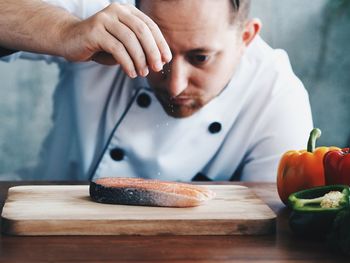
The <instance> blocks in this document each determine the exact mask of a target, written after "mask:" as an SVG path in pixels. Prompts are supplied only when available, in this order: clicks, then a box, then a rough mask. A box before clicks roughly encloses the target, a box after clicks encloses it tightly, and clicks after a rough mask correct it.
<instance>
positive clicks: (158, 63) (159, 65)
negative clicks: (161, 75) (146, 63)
mask: <svg viewBox="0 0 350 263" xmlns="http://www.w3.org/2000/svg"><path fill="white" fill-rule="evenodd" d="M163 65H164V64H163V63H162V62H160V61H157V62H156V64H154V69H155V70H156V71H157V72H158V71H161V70H162V69H163Z"/></svg>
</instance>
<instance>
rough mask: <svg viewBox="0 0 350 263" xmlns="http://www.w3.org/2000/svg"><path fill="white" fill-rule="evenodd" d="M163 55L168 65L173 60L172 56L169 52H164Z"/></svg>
mask: <svg viewBox="0 0 350 263" xmlns="http://www.w3.org/2000/svg"><path fill="white" fill-rule="evenodd" d="M163 55H164V59H165V62H166V63H169V62H170V61H171V60H172V58H173V55H172V54H171V52H170V51H166V52H165V53H164V54H163Z"/></svg>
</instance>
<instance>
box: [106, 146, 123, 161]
mask: <svg viewBox="0 0 350 263" xmlns="http://www.w3.org/2000/svg"><path fill="white" fill-rule="evenodd" d="M109 154H110V156H111V158H112V159H113V160H114V161H121V160H123V159H124V151H123V149H120V148H114V149H112V150H111V151H110V152H109Z"/></svg>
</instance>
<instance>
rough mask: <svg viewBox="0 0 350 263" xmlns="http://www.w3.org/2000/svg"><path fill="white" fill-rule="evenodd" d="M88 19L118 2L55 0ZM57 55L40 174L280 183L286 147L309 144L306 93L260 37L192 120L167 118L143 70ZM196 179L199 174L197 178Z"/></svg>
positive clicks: (281, 53) (72, 177) (285, 59)
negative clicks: (133, 72) (136, 72)
mask: <svg viewBox="0 0 350 263" xmlns="http://www.w3.org/2000/svg"><path fill="white" fill-rule="evenodd" d="M48 2H54V3H55V4H57V5H59V6H61V7H64V8H66V9H67V10H69V11H70V12H72V13H74V14H76V15H77V16H80V17H82V18H85V17H88V16H90V15H92V14H94V13H95V12H97V11H98V10H100V9H102V8H103V7H105V6H106V5H108V3H110V2H111V1H91V0H75V1H68V0H53V1H48ZM18 57H22V58H27V59H35V60H37V59H42V60H45V61H47V62H48V63H51V62H53V63H57V64H58V66H59V69H60V75H59V76H60V80H59V83H58V85H57V87H56V90H55V93H54V110H53V117H52V119H53V128H52V130H51V131H50V133H49V135H48V136H47V138H46V140H45V143H44V144H43V148H42V151H41V154H40V163H39V165H38V169H37V170H36V171H35V173H34V174H33V175H32V178H33V179H50V180H87V179H91V178H99V177H105V176H123V177H125V176H126V177H144V178H157V179H162V180H177V181H190V180H192V179H193V178H194V177H195V176H196V175H197V176H198V175H199V174H200V175H201V176H202V177H204V178H207V179H210V180H243V181H274V180H275V178H276V170H277V165H278V161H279V159H280V157H281V155H282V154H283V153H284V152H285V151H287V150H290V149H303V148H305V147H306V142H307V138H308V134H309V132H310V131H311V129H312V117H311V110H310V104H309V99H308V94H307V92H306V90H305V88H304V87H303V84H302V83H301V82H300V80H299V79H298V78H297V77H296V76H295V75H294V73H293V71H292V68H291V66H290V62H289V59H288V56H287V54H286V53H285V52H284V51H282V50H274V49H272V48H271V47H269V46H268V45H267V44H266V43H265V42H264V41H263V40H262V39H261V38H260V37H257V38H256V39H255V40H254V41H253V42H252V43H251V45H250V46H249V47H248V48H247V50H246V52H245V54H244V55H243V57H242V60H241V62H240V64H239V66H238V69H237V71H236V72H235V74H234V75H233V77H232V79H231V80H230V82H229V83H228V85H227V86H226V87H225V89H224V90H223V91H222V92H221V93H220V94H219V95H218V96H217V97H216V98H214V99H213V100H212V101H210V102H209V103H208V104H207V105H206V106H204V107H203V108H202V109H201V110H200V111H198V112H197V113H195V114H193V115H192V116H190V117H187V118H181V119H178V118H173V117H170V116H168V115H167V114H166V113H165V112H164V110H163V108H162V107H161V105H160V103H159V102H158V100H157V99H156V97H155V95H154V93H153V91H152V88H151V87H150V86H149V84H148V82H147V81H146V79H144V78H141V77H139V78H137V79H130V78H128V77H127V76H126V75H125V74H124V72H123V71H122V70H121V68H120V67H119V66H103V65H99V64H97V63H95V62H86V63H71V62H67V61H65V60H64V59H62V58H57V57H53V56H47V55H40V54H31V53H26V52H19V53H17V54H14V55H11V56H8V57H5V58H2V59H3V60H7V61H11V60H13V59H15V58H18ZM197 178H198V177H197Z"/></svg>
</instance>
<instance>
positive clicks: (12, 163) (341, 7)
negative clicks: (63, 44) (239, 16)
mask: <svg viewBox="0 0 350 263" xmlns="http://www.w3.org/2000/svg"><path fill="white" fill-rule="evenodd" d="M251 15H252V16H254V17H259V18H261V20H262V21H263V25H264V26H263V30H262V33H261V35H262V36H263V38H264V39H265V40H266V41H267V42H268V43H269V44H270V45H271V46H272V47H274V48H282V49H284V50H286V51H287V53H288V54H289V57H290V60H291V63H292V66H293V69H294V72H295V73H296V75H297V76H298V77H299V78H300V79H301V80H302V82H303V83H304V85H305V87H306V89H307V90H308V92H309V95H310V102H311V107H312V111H313V118H314V124H315V127H319V128H321V130H322V132H323V134H322V137H321V139H320V140H319V143H318V144H319V145H337V146H340V147H345V146H349V145H350V125H348V124H350V114H349V110H350V92H349V91H350V0H312V1H300V0H278V1H276V0H263V1H261V0H252V10H251ZM57 79H58V68H57V67H56V66H55V65H54V64H51V65H47V64H45V63H44V62H28V61H23V60H22V61H20V60H18V61H15V62H12V63H5V62H0V97H1V103H0V180H7V179H10V180H13V179H15V178H16V177H15V174H16V173H18V172H20V171H21V170H23V169H27V168H30V167H32V166H34V165H35V164H36V162H37V156H38V153H39V150H40V146H41V143H42V141H43V140H44V138H45V136H46V134H47V132H48V130H49V129H50V127H51V125H52V124H51V119H50V117H51V112H52V95H53V91H54V88H55V84H56V82H57Z"/></svg>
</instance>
